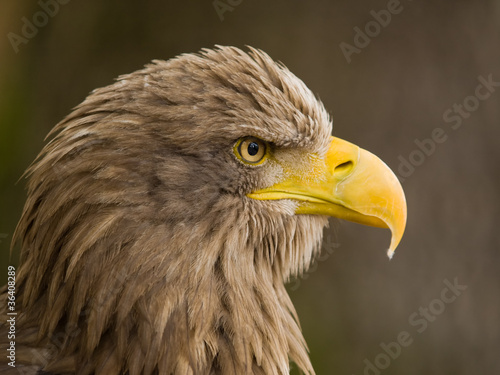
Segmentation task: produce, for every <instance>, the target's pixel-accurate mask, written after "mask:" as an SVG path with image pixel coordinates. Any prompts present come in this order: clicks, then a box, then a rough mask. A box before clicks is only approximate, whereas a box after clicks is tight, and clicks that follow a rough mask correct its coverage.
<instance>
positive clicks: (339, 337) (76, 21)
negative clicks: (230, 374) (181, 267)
mask: <svg viewBox="0 0 500 375" xmlns="http://www.w3.org/2000/svg"><path fill="white" fill-rule="evenodd" d="M60 1H61V2H63V1H62V0H60ZM64 2H65V3H66V4H60V5H59V9H55V8H52V9H49V11H51V12H52V13H53V14H52V15H49V16H46V18H44V17H43V15H40V14H39V12H41V11H43V10H42V9H43V8H42V6H41V5H40V3H37V2H35V1H26V0H18V1H15V2H14V1H3V2H2V3H1V5H0V10H1V11H0V35H1V36H2V37H1V38H0V58H1V60H0V62H1V64H0V212H1V216H0V241H1V242H0V249H1V252H0V253H1V259H0V269H4V270H6V267H7V264H8V263H9V244H10V240H11V238H12V233H13V232H14V228H15V225H16V222H17V220H18V219H19V216H20V214H21V210H22V206H23V203H24V199H25V190H24V188H25V183H24V181H23V180H21V181H19V182H17V183H16V181H18V180H19V178H20V177H21V175H22V173H23V171H24V170H25V169H26V167H27V166H28V165H29V163H30V162H31V161H32V160H33V159H34V158H35V156H36V155H37V153H38V152H39V151H40V150H41V148H42V145H43V139H44V137H45V135H46V134H47V133H48V131H49V130H50V129H51V128H52V127H53V126H54V125H55V124H56V123H57V122H58V121H59V120H61V119H62V118H63V117H64V116H65V115H66V114H68V113H69V112H70V111H71V108H72V107H74V106H75V105H77V104H78V103H80V102H81V101H82V100H83V99H84V98H85V97H86V95H87V94H88V93H89V92H90V91H91V90H92V89H94V88H96V87H100V86H104V85H107V84H110V83H111V82H112V81H113V79H114V78H115V77H117V76H118V75H120V74H123V73H129V72H131V71H134V70H136V69H139V68H141V67H142V66H143V65H144V64H145V63H147V62H148V61H150V60H151V59H155V58H156V59H168V58H171V57H173V56H175V55H177V54H180V53H184V52H196V51H198V50H200V49H201V48H203V47H213V46H214V45H215V44H222V45H234V46H238V47H244V46H245V45H251V46H254V47H257V48H261V49H263V50H265V51H266V52H267V53H269V54H270V55H271V57H273V58H274V59H276V60H280V61H282V62H283V63H284V64H285V65H287V66H288V67H289V68H290V70H292V72H294V73H295V74H296V75H297V76H298V77H300V78H301V79H303V80H304V82H305V83H306V84H307V85H308V86H309V87H310V88H311V89H312V90H313V92H315V93H316V94H317V95H318V96H319V97H320V98H321V99H322V101H323V102H324V103H325V106H326V108H327V109H328V110H329V112H330V113H331V114H332V117H333V120H334V132H335V135H337V136H339V137H341V138H344V139H347V140H350V141H352V142H354V143H356V144H358V145H360V146H362V147H363V148H366V149H368V150H370V151H372V152H374V153H375V154H377V155H378V156H380V157H381V158H382V159H383V160H384V161H385V162H386V163H387V164H388V165H389V166H390V167H391V168H392V169H393V170H394V171H395V172H396V173H397V174H398V175H399V176H400V177H404V182H403V188H404V189H405V192H406V194H407V201H408V213H409V217H408V225H407V231H406V234H405V237H404V238H403V241H402V243H401V245H400V247H399V248H398V251H397V253H396V255H395V257H394V259H393V260H392V261H390V262H389V261H388V260H387V258H386V256H385V249H386V247H387V246H388V244H389V237H390V236H389V233H388V232H387V231H383V230H377V229H373V228H366V227H362V226H359V225H356V224H351V223H347V222H332V225H331V228H330V229H329V230H328V231H326V233H325V238H326V239H325V244H324V247H325V253H324V256H323V257H322V258H321V260H320V261H318V263H317V265H315V266H314V267H313V268H312V269H311V271H310V272H309V273H308V274H307V275H305V278H303V279H301V280H297V281H295V282H293V283H291V284H290V288H289V289H290V294H291V296H292V299H293V301H294V303H295V306H296V308H297V310H298V313H299V316H300V318H301V323H302V327H303V330H304V335H305V337H306V340H307V342H308V344H309V347H310V351H311V358H312V362H313V364H314V366H315V369H316V371H317V373H318V374H346V375H352V374H355V375H358V374H363V373H365V374H370V375H374V374H375V375H376V374H378V373H380V374H406V375H412V374H453V375H459V374H499V373H500V356H499V354H500V255H499V244H500V240H499V238H500V236H499V235H498V232H497V233H495V231H498V224H497V220H498V218H499V217H500V205H499V188H500V169H499V164H500V163H499V162H500V147H499V140H500V106H499V103H500V87H495V86H494V85H490V91H488V89H487V88H485V87H483V88H482V89H480V90H479V94H480V96H482V97H484V96H486V94H488V93H489V97H488V98H487V99H477V98H476V99H474V97H475V96H476V95H477V94H476V87H477V86H478V85H479V84H480V82H481V81H480V80H479V79H478V77H480V76H482V77H484V78H485V79H487V78H488V76H489V75H490V74H491V77H490V78H491V79H492V80H493V81H494V82H500V2H499V1H498V0H489V1H488V0H484V1H451V0H450V1H444V0H443V1H433V2H430V1H426V2H424V1H422V0H413V1H410V0H402V1H401V3H400V4H399V6H398V7H397V9H398V10H399V12H398V13H397V14H396V13H395V14H392V15H391V20H390V21H387V20H385V21H384V23H386V26H385V27H384V26H380V24H379V26H378V28H377V25H376V24H374V23H373V22H374V20H375V18H374V12H375V13H378V14H387V13H384V12H382V13H379V12H380V11H381V10H383V9H387V7H388V2H387V1H386V0H382V1H379V0H377V1H369V2H368V1H360V2H352V1H347V0H341V1H335V2H333V1H327V0H322V1H315V2H307V3H306V2H305V1H298V0H288V1H285V0H280V1H250V0H220V1H217V2H212V1H211V0H207V1H195V0H191V1H186V2H181V1H176V2H168V1H147V2H142V3H140V2H137V1H130V0H120V1H116V0H113V1H106V2H104V1H96V0H87V1H82V0H71V1H69V2H68V0H64ZM42 3H45V2H44V0H42ZM214 3H215V4H216V5H217V4H218V6H219V7H222V6H223V5H221V4H226V9H227V10H226V11H225V12H224V13H223V14H222V15H220V14H218V12H217V10H216V8H215V6H214ZM389 3H390V4H392V5H390V6H394V5H397V4H396V3H397V1H396V0H391V1H389ZM231 4H232V5H231ZM229 9H230V10H229ZM372 11H374V12H372ZM219 13H220V10H219ZM23 17H26V19H27V20H28V21H33V18H34V17H35V21H36V22H38V24H40V25H43V24H44V23H46V25H44V26H40V27H36V29H37V30H36V35H30V38H25V40H24V42H23V43H21V44H17V42H19V40H20V39H15V40H17V42H13V40H14V39H13V38H15V37H13V34H11V33H14V34H16V35H17V36H19V37H23V38H24V36H23V25H24V24H25V23H26V21H25V20H24V19H23ZM221 17H223V19H221ZM380 17H383V16H380ZM382 19H383V18H382ZM366 26H368V32H369V33H371V34H372V37H369V43H367V40H366V39H365V40H362V37H361V39H359V37H358V39H357V42H358V47H356V48H358V50H357V52H358V53H353V54H352V55H350V56H349V58H350V60H351V62H350V63H349V62H348V61H347V59H346V57H345V56H344V54H343V52H342V50H341V48H340V45H341V43H348V44H350V45H352V46H356V45H355V40H354V38H355V35H356V33H357V29H354V28H355V27H359V28H360V30H365V27H366ZM30 31H31V33H32V34H33V33H34V30H28V29H26V27H25V30H24V32H28V34H29V32H30ZM365 32H366V31H365ZM9 35H10V36H9ZM363 42H364V43H365V44H367V45H366V46H364V47H362V48H359V46H360V45H362V44H359V43H363ZM344 46H345V44H344ZM16 49H17V52H16V51H15V50H16ZM471 97H472V98H471ZM464 101H465V103H464ZM459 104H460V105H465V108H466V109H462V113H463V115H462V117H461V120H460V121H461V126H460V127H459V128H458V129H456V130H454V129H453V128H452V125H458V120H456V118H455V120H454V121H453V122H451V121H450V120H448V122H446V121H445V120H444V119H443V115H446V114H447V113H448V115H450V113H451V112H447V111H448V110H451V111H454V110H458V109H457V108H458V107H457V106H455V107H453V106H454V105H459ZM454 108H455V109H454ZM467 108H468V109H467ZM454 115H455V116H457V115H456V114H454ZM436 128H442V129H443V131H444V132H445V134H446V137H447V139H446V141H445V142H442V143H435V142H433V143H432V144H431V143H429V142H425V141H424V140H425V139H430V138H431V136H432V134H433V132H435V129H436ZM419 141H420V142H424V144H425V145H427V154H428V155H426V154H424V153H423V152H422V151H421V150H420V149H419V147H418V146H417V143H419ZM403 159H404V160H405V161H407V162H408V163H413V164H414V165H413V166H412V167H409V166H408V165H406V167H403V166H402V163H403V161H402V160H403ZM10 262H12V263H13V264H16V263H17V254H16V252H14V254H13V257H12V260H10ZM0 275H1V281H2V283H3V282H5V280H6V272H0ZM445 280H448V281H449V282H451V283H452V284H453V283H454V282H455V281H456V282H457V283H458V284H460V285H466V286H467V288H466V289H465V290H461V291H460V290H459V291H456V292H457V294H459V295H458V296H456V298H455V299H454V301H453V302H446V303H445V302H444V299H443V298H444V297H442V293H443V291H445V288H447V286H446V282H445ZM444 293H448V292H446V291H445V292H444ZM452 295H453V294H445V296H447V299H446V300H448V301H449V300H450V298H449V297H450V296H452ZM423 309H428V311H426V310H423ZM425 322H427V323H425ZM424 323H425V328H424ZM401 332H403V333H404V332H407V333H408V335H409V336H410V339H409V340H410V341H411V343H410V344H409V345H407V346H406V347H402V348H401V350H400V352H399V353H398V351H397V350H396V346H394V345H392V346H391V345H390V344H389V343H391V342H394V341H396V340H397V338H398V335H400V334H401ZM403 335H404V334H403ZM382 343H383V344H388V345H389V347H390V348H392V349H393V352H392V353H393V358H391V357H389V356H388V355H387V354H384V353H385V352H384V349H383V347H382V346H381V344H382ZM406 343H408V342H406ZM398 345H399V344H398ZM387 359H389V360H387ZM375 366H376V367H375Z"/></svg>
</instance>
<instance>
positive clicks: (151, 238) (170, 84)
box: [0, 47, 331, 375]
mask: <svg viewBox="0 0 500 375" xmlns="http://www.w3.org/2000/svg"><path fill="white" fill-rule="evenodd" d="M330 133H331V122H330V120H329V117H328V115H327V113H326V111H325V110H324V108H323V106H322V104H321V103H320V102H319V101H318V100H316V99H315V97H314V95H313V94H312V93H311V92H310V91H309V90H308V89H307V87H306V86H305V85H304V84H303V83H302V82H301V81H300V80H299V79H298V78H296V77H295V76H294V75H293V74H292V73H291V72H290V71H288V70H287V69H286V68H285V67H284V66H283V65H280V64H276V63H275V62H274V61H272V60H271V59H270V58H269V57H268V56H267V55H266V54H265V53H263V52H261V51H259V50H255V49H251V50H250V52H249V53H246V52H243V51H241V50H239V49H237V48H233V47H218V48H217V49H214V50H208V49H207V50H204V51H203V52H202V53H201V54H186V55H182V56H180V57H177V58H175V59H172V60H169V61H167V62H165V61H154V62H153V63H152V64H150V65H148V66H146V67H145V68H144V69H142V70H140V71H137V72H135V73H132V74H129V75H125V76H122V77H120V78H119V79H118V80H117V82H116V83H114V84H112V85H110V86H108V87H104V88H101V89H97V90H95V91H93V92H92V93H91V94H90V95H89V96H88V97H87V99H86V100H85V101H84V102H83V103H82V104H80V105H79V106H78V107H77V108H76V109H75V110H74V111H73V112H72V113H71V114H70V115H69V116H68V117H66V118H65V119H64V120H63V121H62V122H60V123H59V124H58V125H57V126H56V127H55V128H54V130H53V131H52V132H51V134H50V136H51V137H52V139H51V141H50V142H49V143H48V144H47V145H46V146H45V148H44V149H43V150H42V152H41V153H40V155H39V156H38V158H37V159H36V160H35V162H34V163H33V165H32V166H31V167H30V168H29V169H28V171H27V173H26V176H27V178H28V198H27V201H26V205H25V207H24V211H23V214H22V217H21V219H20V221H19V224H18V227H17V229H16V233H15V239H16V241H17V242H18V243H19V244H20V246H21V265H20V267H19V270H18V275H17V305H18V308H19V313H20V315H19V318H18V322H17V332H18V334H17V337H16V343H17V353H18V356H17V363H18V364H19V366H21V365H22V364H24V365H25V366H34V368H36V369H41V370H43V371H46V372H49V373H54V374H73V373H76V374H82V375H83V374H107V375H111V374H123V373H127V372H128V374H130V375H134V374H155V373H160V374H183V375H186V374H286V373H288V372H289V361H290V360H291V361H294V362H295V363H296V364H297V365H298V366H299V367H300V368H301V369H302V371H303V372H304V373H305V374H314V370H313V368H312V366H311V363H310V361H309V358H308V355H307V348H306V344H305V341H304V339H303V337H302V334H301V331H300V327H299V323H298V318H297V314H296V313H295V310H294V307H293V305H292V302H291V300H290V298H289V296H288V295H287V292H286V290H285V288H284V285H283V284H284V282H286V281H287V280H288V279H289V278H290V276H292V275H297V274H300V273H301V272H303V271H304V270H306V269H307V268H308V266H309V263H310V261H311V259H312V258H313V257H314V255H315V253H316V252H317V250H318V245H319V243H320V241H321V237H322V229H323V227H324V226H325V225H326V224H327V219H326V218H325V217H322V216H309V215H294V211H295V208H296V205H297V203H295V202H292V201H288V200H282V201H265V202H263V201H257V200H252V199H250V198H248V197H246V194H247V193H249V192H251V191H252V190H254V189H257V188H262V187H265V186H269V185H270V184H272V183H273V182H275V181H277V180H278V179H279V178H280V177H281V176H283V174H285V173H287V172H286V171H285V170H283V168H282V167H281V166H280V165H279V164H278V163H273V162H272V161H271V160H270V161H269V163H267V164H266V166H265V167H264V168H252V167H247V166H244V165H243V164H242V163H241V162H239V161H238V160H237V159H236V158H235V157H234V155H233V154H232V147H233V145H234V143H235V142H236V140H237V139H238V138H240V137H243V136H248V135H252V136H256V137H260V138H262V139H265V140H266V141H269V142H272V143H273V144H274V147H275V155H276V157H277V158H282V160H292V161H294V162H295V163H297V167H298V168H307V167H308V165H309V164H308V163H309V161H310V160H312V159H314V158H315V157H316V158H317V157H322V156H323V155H324V153H325V152H326V150H327V147H328V143H329V136H330ZM301 163H302V164H301ZM5 296H6V294H5V293H4V294H3V296H2V298H5ZM0 305H1V306H6V304H5V303H1V304H0ZM3 313H4V314H5V311H3ZM4 321H5V320H4ZM5 330H6V327H5V326H2V327H0V331H2V332H0V337H2V339H5V337H6V334H3V331H5ZM5 345H6V343H2V345H1V346H2V350H3V349H4V346H5ZM33 353H36V355H34V354H33ZM0 366H3V364H2V365H0ZM4 368H6V369H7V367H5V366H4V367H0V369H1V370H0V372H2V371H3V369H4ZM2 373H3V372H2Z"/></svg>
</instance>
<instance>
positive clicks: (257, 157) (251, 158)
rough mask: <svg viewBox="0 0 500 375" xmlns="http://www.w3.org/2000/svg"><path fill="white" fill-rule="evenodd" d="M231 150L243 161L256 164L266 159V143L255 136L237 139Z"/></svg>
mask: <svg viewBox="0 0 500 375" xmlns="http://www.w3.org/2000/svg"><path fill="white" fill-rule="evenodd" d="M233 151H234V153H235V155H236V157H237V158H238V159H240V160H241V161H242V162H243V163H245V164H250V165H258V164H261V163H263V162H264V160H266V159H267V156H268V144H267V142H265V141H263V140H262V139H259V138H256V137H243V138H240V139H238V141H237V142H236V144H235V146H234V150H233Z"/></svg>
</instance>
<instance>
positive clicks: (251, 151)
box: [248, 142, 259, 156]
mask: <svg viewBox="0 0 500 375" xmlns="http://www.w3.org/2000/svg"><path fill="white" fill-rule="evenodd" d="M257 152H259V145H258V144H257V143H255V142H252V143H250V144H249V145H248V155H250V156H255V155H257Z"/></svg>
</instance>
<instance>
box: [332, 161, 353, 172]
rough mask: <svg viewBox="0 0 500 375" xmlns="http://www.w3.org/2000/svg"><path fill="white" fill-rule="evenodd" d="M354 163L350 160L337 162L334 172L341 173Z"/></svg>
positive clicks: (348, 169) (350, 167) (349, 168)
mask: <svg viewBox="0 0 500 375" xmlns="http://www.w3.org/2000/svg"><path fill="white" fill-rule="evenodd" d="M353 165H354V163H353V162H352V161H350V160H349V161H346V162H345V163H342V164H339V165H337V166H336V167H335V171H334V173H343V172H346V171H350V170H351V169H352V167H353Z"/></svg>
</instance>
